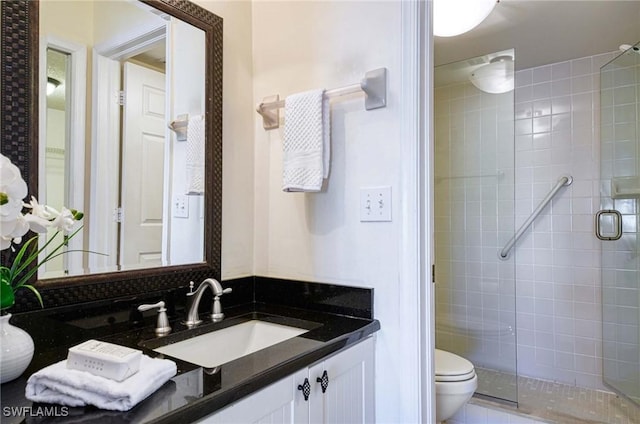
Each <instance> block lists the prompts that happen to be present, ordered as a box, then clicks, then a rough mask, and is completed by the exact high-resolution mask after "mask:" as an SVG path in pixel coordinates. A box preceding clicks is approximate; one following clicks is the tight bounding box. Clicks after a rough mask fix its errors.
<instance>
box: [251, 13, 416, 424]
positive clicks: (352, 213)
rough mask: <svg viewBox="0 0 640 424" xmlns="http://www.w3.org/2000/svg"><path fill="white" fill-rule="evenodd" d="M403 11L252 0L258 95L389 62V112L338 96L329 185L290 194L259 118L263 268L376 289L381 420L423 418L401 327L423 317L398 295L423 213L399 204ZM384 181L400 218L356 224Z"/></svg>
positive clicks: (258, 236) (354, 76)
mask: <svg viewBox="0 0 640 424" xmlns="http://www.w3.org/2000/svg"><path fill="white" fill-rule="evenodd" d="M401 15H402V4H401V2H312V1H297V2H267V1H255V2H254V3H253V64H254V67H253V69H254V103H258V102H260V101H261V100H262V99H263V97H266V96H270V95H273V94H280V96H281V98H283V97H285V96H287V95H289V94H292V93H296V92H300V91H304V90H308V89H313V88H327V89H331V88H337V87H341V86H344V85H350V84H353V83H356V82H358V81H360V79H361V78H362V77H363V74H364V72H365V71H368V70H371V69H375V68H379V67H386V68H387V69H388V76H389V80H388V90H389V92H388V106H387V107H386V108H384V109H378V110H373V111H366V110H365V109H364V107H363V99H362V98H361V97H360V96H354V97H350V98H343V99H340V100H336V101H334V102H333V103H332V112H331V119H332V131H331V137H332V140H331V143H332V160H331V174H330V177H329V181H328V184H327V188H326V190H325V191H323V192H321V193H316V194H304V193H284V192H282V189H281V185H282V165H281V164H282V137H283V130H282V128H280V129H278V130H272V131H265V130H264V129H263V128H262V122H261V119H260V118H259V116H258V115H257V114H256V115H255V116H254V117H253V122H254V125H255V135H256V137H255V227H254V228H255V256H254V264H255V265H254V269H255V273H256V274H257V275H264V276H270V277H283V278H291V279H300V280H309V281H318V282H326V283H338V284H343V285H352V286H359V287H373V288H374V289H375V308H374V315H375V317H376V318H377V319H379V320H380V322H381V325H382V330H381V331H380V332H379V333H378V335H377V340H376V346H377V348H376V421H377V422H380V423H393V422H415V421H417V420H418V418H417V417H418V416H419V415H417V414H419V402H417V401H415V398H414V397H413V396H415V395H417V394H418V393H417V390H418V388H419V383H420V375H419V373H420V369H419V367H418V363H417V361H416V359H415V358H414V357H413V356H412V355H413V354H414V352H415V347H416V346H417V343H419V340H418V337H417V334H416V335H415V337H414V338H413V340H409V341H407V340H405V339H404V337H405V334H403V331H405V329H406V330H407V331H408V330H409V329H410V328H411V327H413V326H414V325H415V324H416V323H415V321H416V319H417V316H418V314H417V313H416V311H414V310H413V309H412V308H413V305H409V304H407V305H403V304H402V303H401V299H403V297H402V296H403V295H405V291H408V290H411V289H415V287H406V285H405V283H406V284H411V285H412V286H413V285H414V283H413V282H408V281H407V282H405V281H403V279H402V261H403V257H402V254H401V252H402V247H403V241H404V240H403V238H402V233H403V224H406V221H405V222H403V220H411V219H413V218H415V212H414V215H411V214H404V216H403V213H402V212H403V202H407V203H406V205H410V204H412V203H411V202H415V200H416V199H415V198H411V197H410V194H409V193H408V192H403V190H402V184H403V181H402V178H401V176H402V175H403V171H402V170H403V166H405V167H408V166H410V165H409V164H404V165H403V163H402V161H401V157H402V153H403V143H405V142H406V143H411V142H412V141H411V140H403V139H402V133H401V130H402V128H401V123H402V116H401V108H400V105H401V101H402V98H401V96H400V94H401V92H402V91H401V90H402V88H403V87H402V77H401V75H402V66H401V65H402V60H403V57H402V27H401V19H402V16H401ZM415 90H416V91H417V87H416V88H415ZM414 114H415V111H414ZM285 119H286V117H285ZM414 179H417V175H414ZM384 185H388V186H391V187H392V193H393V200H392V203H393V206H392V217H393V221H392V222H382V223H362V222H360V220H359V189H360V188H361V187H375V186H384ZM405 196H406V197H405ZM403 286H404V287H403ZM414 298H415V296H414ZM409 311H411V312H409ZM411 313H415V315H410V314H411ZM407 370H408V371H407Z"/></svg>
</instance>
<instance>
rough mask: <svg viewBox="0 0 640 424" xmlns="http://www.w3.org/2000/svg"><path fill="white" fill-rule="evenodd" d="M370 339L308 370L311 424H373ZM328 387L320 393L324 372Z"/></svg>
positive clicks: (372, 364)
mask: <svg viewBox="0 0 640 424" xmlns="http://www.w3.org/2000/svg"><path fill="white" fill-rule="evenodd" d="M373 355H374V353H373V338H372V337H369V338H367V339H366V340H364V341H362V342H360V343H358V344H356V345H354V346H352V347H350V348H348V349H346V350H344V351H343V352H340V353H338V354H336V355H334V356H332V357H330V358H328V359H326V360H324V361H323V362H320V363H318V364H316V365H313V366H312V367H311V368H310V369H309V382H310V383H311V385H312V389H311V396H310V397H309V421H310V422H311V423H323V424H324V423H327V424H339V423H343V424H356V423H362V424H365V423H372V422H374V381H373V378H374V377H373V366H374V359H373V358H374V356H373ZM325 371H326V372H327V378H328V385H327V386H326V390H325V392H324V393H323V392H322V383H321V381H320V382H318V379H320V380H322V376H323V374H324V372H325Z"/></svg>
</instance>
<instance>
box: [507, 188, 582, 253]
mask: <svg viewBox="0 0 640 424" xmlns="http://www.w3.org/2000/svg"><path fill="white" fill-rule="evenodd" d="M572 182H573V177H572V176H571V175H563V176H562V177H560V178H559V179H558V182H557V183H556V185H555V186H553V188H552V189H551V191H550V192H549V194H547V196H546V197H545V198H544V199H542V201H541V202H540V204H539V205H538V207H537V208H535V210H534V211H533V212H531V215H530V216H529V218H527V220H526V221H525V222H524V223H523V224H522V225H521V226H520V228H519V229H518V231H516V233H515V234H514V235H513V237H511V238H510V239H509V241H508V242H507V244H506V245H505V246H504V248H503V249H502V250H501V251H500V252H499V253H498V257H499V258H500V259H502V260H503V261H506V260H507V259H509V253H511V249H513V246H515V244H516V242H517V241H518V239H520V237H522V235H523V234H524V232H525V231H527V228H529V226H530V225H531V224H532V223H533V221H534V220H535V219H536V218H537V217H538V215H540V212H542V210H543V209H544V208H545V206H547V204H548V203H549V202H550V201H551V199H553V197H554V196H555V195H556V193H558V191H559V190H560V189H561V188H562V187H563V186H568V185H571V183H572Z"/></svg>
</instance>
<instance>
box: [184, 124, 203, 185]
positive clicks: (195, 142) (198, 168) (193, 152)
mask: <svg viewBox="0 0 640 424" xmlns="http://www.w3.org/2000/svg"><path fill="white" fill-rule="evenodd" d="M204 127H205V124H204V117H203V116H202V115H196V116H192V117H191V118H189V126H188V127H187V152H186V164H187V187H186V193H187V194H203V193H204V140H205V133H204Z"/></svg>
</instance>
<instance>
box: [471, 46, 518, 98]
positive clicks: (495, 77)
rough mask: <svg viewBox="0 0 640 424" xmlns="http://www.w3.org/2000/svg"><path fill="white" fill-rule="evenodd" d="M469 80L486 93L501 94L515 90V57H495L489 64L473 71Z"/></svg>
mask: <svg viewBox="0 0 640 424" xmlns="http://www.w3.org/2000/svg"><path fill="white" fill-rule="evenodd" d="M469 80H470V81H471V83H472V84H473V85H474V86H476V88H478V89H479V90H482V91H484V92H485V93H491V94H501V93H506V92H508V91H511V90H513V86H514V66H513V57H511V56H508V55H503V56H496V57H494V58H493V59H491V60H490V61H489V63H488V64H486V65H483V66H481V67H479V68H478V69H476V70H475V71H473V72H471V74H470V75H469Z"/></svg>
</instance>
